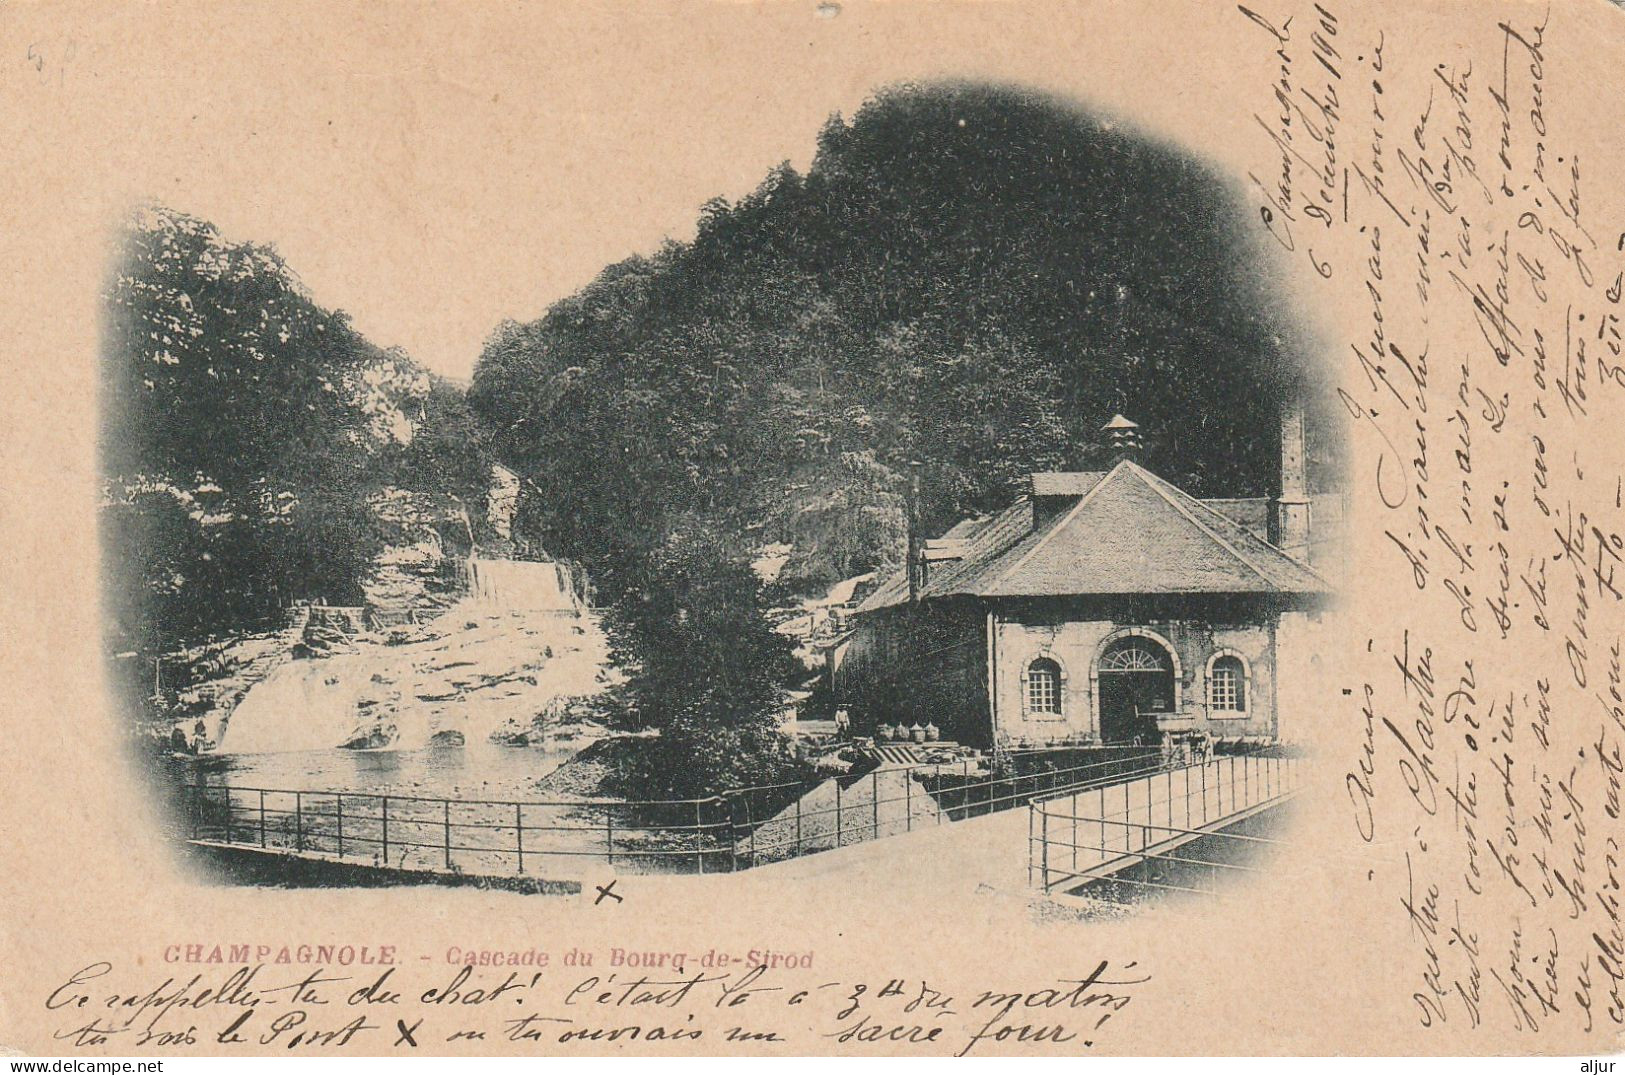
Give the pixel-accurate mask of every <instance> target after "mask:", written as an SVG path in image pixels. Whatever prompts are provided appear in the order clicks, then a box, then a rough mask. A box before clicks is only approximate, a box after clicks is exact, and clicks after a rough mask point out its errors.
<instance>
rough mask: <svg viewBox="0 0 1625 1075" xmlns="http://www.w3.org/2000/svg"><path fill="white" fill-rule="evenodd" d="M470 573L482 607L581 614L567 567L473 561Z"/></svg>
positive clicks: (523, 561) (557, 564) (508, 561)
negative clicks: (576, 612)
mask: <svg viewBox="0 0 1625 1075" xmlns="http://www.w3.org/2000/svg"><path fill="white" fill-rule="evenodd" d="M469 569H470V572H471V574H472V575H473V587H472V589H473V597H474V599H475V600H476V601H478V602H480V603H481V604H482V605H486V606H489V607H491V608H501V609H511V610H524V611H531V612H575V611H579V608H580V606H579V603H578V602H577V601H576V596H575V588H574V586H573V585H572V579H571V577H570V570H569V568H567V567H566V566H565V565H564V564H560V563H554V562H551V561H545V560H543V561H530V560H481V559H474V560H471V561H470V562H469Z"/></svg>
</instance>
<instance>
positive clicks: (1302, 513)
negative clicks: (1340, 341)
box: [1269, 394, 1309, 563]
mask: <svg viewBox="0 0 1625 1075" xmlns="http://www.w3.org/2000/svg"><path fill="white" fill-rule="evenodd" d="M1303 455H1304V452H1303V403H1302V401H1301V400H1299V399H1298V398H1297V396H1295V395H1291V394H1289V395H1288V397H1287V399H1285V400H1284V401H1283V402H1282V403H1281V474H1280V481H1279V483H1278V484H1277V486H1276V495H1275V501H1274V503H1273V504H1271V505H1270V507H1271V511H1270V527H1269V535H1270V544H1272V545H1274V546H1275V547H1276V548H1278V549H1280V550H1281V551H1282V552H1284V553H1286V554H1287V555H1288V556H1291V557H1293V558H1295V559H1297V560H1301V561H1303V562H1304V563H1308V562H1309V481H1308V478H1307V477H1306V475H1305V471H1304V458H1303Z"/></svg>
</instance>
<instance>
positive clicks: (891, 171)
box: [470, 86, 1325, 793]
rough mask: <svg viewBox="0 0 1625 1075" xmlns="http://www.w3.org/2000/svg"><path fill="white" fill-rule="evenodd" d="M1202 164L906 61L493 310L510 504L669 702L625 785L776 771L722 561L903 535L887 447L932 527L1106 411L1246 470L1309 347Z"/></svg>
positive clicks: (1070, 456) (769, 679)
mask: <svg viewBox="0 0 1625 1075" xmlns="http://www.w3.org/2000/svg"><path fill="white" fill-rule="evenodd" d="M1228 190H1229V188H1228V187H1227V186H1225V185H1224V184H1223V183H1221V182H1220V181H1219V180H1218V179H1217V178H1216V177H1215V176H1214V175H1212V174H1210V173H1209V172H1207V171H1206V170H1205V169H1204V168H1203V167H1202V166H1200V165H1198V164H1196V163H1195V162H1192V161H1191V160H1189V159H1187V158H1185V157H1184V156H1183V155H1181V154H1179V153H1177V152H1175V151H1172V150H1170V149H1167V148H1165V147H1162V146H1159V145H1155V144H1152V143H1149V142H1147V141H1145V140H1144V139H1142V138H1140V137H1139V136H1137V135H1134V134H1131V133H1129V132H1125V131H1118V130H1115V129H1112V128H1111V127H1109V126H1105V125H1102V124H1101V123H1100V122H1098V121H1097V120H1095V119H1092V118H1090V117H1087V116H1084V115H1082V114H1080V113H1078V112H1076V111H1074V110H1072V109H1070V108H1069V107H1065V106H1062V105H1058V104H1055V103H1053V102H1049V101H1046V100H1041V99H1036V98H1033V97H1031V96H1030V95H1025V94H1022V93H1018V92H1015V91H1009V90H1003V89H996V88H987V87H973V86H963V87H941V86H938V87H927V88H918V87H904V88H900V89H895V90H892V91H888V92H886V93H883V94H881V95H880V96H878V97H876V98H875V99H873V100H872V101H870V102H869V103H868V104H867V105H866V106H865V107H864V108H863V109H862V110H861V111H860V112H859V113H858V114H857V115H856V116H855V117H854V118H853V120H852V122H850V123H846V122H843V121H842V120H841V119H840V118H839V117H836V118H832V119H831V120H830V122H829V123H828V124H827V125H826V126H825V128H824V130H823V131H822V133H821V135H820V136H819V140H818V147H817V154H816V157H815V159H814V160H813V163H812V165H811V168H810V170H809V171H808V173H807V174H806V175H801V174H798V173H797V172H795V171H794V170H792V169H791V168H790V167H788V166H787V165H785V166H780V167H778V168H775V169H773V170H772V171H771V172H770V173H769V174H768V175H767V177H766V179H765V180H764V181H763V182H762V184H761V185H760V187H759V188H758V189H757V190H756V191H755V192H754V193H752V194H751V195H750V196H748V197H746V198H745V199H743V200H742V201H740V202H738V203H737V204H730V203H728V202H726V201H724V200H721V199H715V200H713V201H711V202H710V203H708V204H707V205H706V206H705V207H704V209H703V212H702V215H701V218H700V220H699V224H698V229H697V235H696V237H695V239H694V240H693V241H692V242H687V243H676V242H669V243H667V244H666V245H665V246H663V247H662V248H661V249H660V250H658V251H656V252H654V253H652V254H649V255H647V256H643V255H639V256H634V257H630V258H628V259H626V260H624V261H622V262H620V263H618V264H615V265H612V266H610V267H609V268H607V269H605V270H604V272H603V273H602V274H601V275H600V276H599V277H598V279H596V280H595V281H593V282H592V283H591V284H590V285H589V286H587V287H586V288H584V289H583V290H582V291H581V292H580V293H578V294H576V295H573V296H571V297H570V298H567V299H565V300H563V301H561V302H559V303H557V304H555V305H554V306H553V307H552V308H551V309H550V310H548V311H547V313H546V314H545V315H544V316H543V317H542V318H541V319H540V320H537V321H534V322H531V323H528V324H517V323H507V324H504V325H502V326H501V327H500V328H499V329H498V330H497V331H496V333H495V334H494V335H493V336H492V338H491V340H490V341H489V343H488V345H487V347H486V349H485V352H484V354H483V355H482V357H481V360H480V363H479V366H478V367H477V369H476V372H475V377H474V383H473V387H472V390H471V394H470V402H471V404H472V406H473V407H474V409H475V410H476V411H477V412H478V413H479V414H480V415H481V416H482V418H483V419H484V420H485V421H486V423H487V425H488V428H489V430H490V433H491V436H492V438H493V448H494V450H495V451H496V453H497V454H498V455H499V456H500V457H501V458H502V459H503V460H504V461H505V462H506V463H507V464H508V465H510V466H513V467H514V468H516V469H517V470H519V471H520V472H521V473H522V474H523V475H524V476H525V478H526V479H527V480H528V482H529V488H531V489H532V490H535V491H536V492H537V493H538V494H539V495H537V496H536V497H534V498H533V499H532V500H531V501H530V508H531V510H530V511H529V512H527V513H526V517H525V520H524V522H525V525H526V527H527V528H528V529H529V530H530V532H531V533H533V534H534V535H535V536H536V537H537V539H538V540H540V541H541V543H542V544H543V545H545V546H546V547H548V548H550V549H553V550H555V551H556V552H558V553H561V554H563V555H567V556H570V557H572V558H575V559H578V560H581V561H583V562H584V563H586V564H587V565H588V567H589V569H590V570H591V571H592V573H593V575H594V579H595V582H596V584H597V586H598V588H599V592H600V594H602V595H604V596H605V597H606V598H607V599H608V600H609V601H611V602H614V603H615V604H616V606H617V609H618V611H619V613H620V615H618V616H617V617H616V618H615V619H614V620H612V625H613V626H614V627H615V632H614V633H615V637H616V640H617V643H618V645H619V649H618V653H619V654H620V657H621V659H622V660H623V661H625V662H626V664H627V665H628V666H629V667H631V668H633V669H634V674H633V675H632V676H631V678H630V680H629V682H628V684H627V689H626V696H627V699H628V701H629V703H630V705H631V708H632V709H633V711H634V712H636V713H637V714H638V717H639V719H641V720H642V721H644V722H646V723H649V724H651V725H654V726H656V727H659V728H661V729H662V736H661V739H660V741H659V748H658V749H659V751H660V754H659V755H658V756H656V757H653V758H651V764H650V765H649V766H648V767H647V769H646V770H645V771H641V772H637V773H633V774H631V775H632V776H633V777H634V780H633V786H634V787H635V788H636V789H637V790H639V791H640V792H648V793H653V792H656V791H659V792H666V791H675V792H680V793H698V792H703V791H705V790H706V789H711V790H714V789H715V788H716V787H719V786H725V784H726V782H727V777H729V776H732V777H733V778H734V779H736V780H750V779H753V778H754V779H767V778H770V777H771V776H772V775H773V773H774V772H775V771H776V768H777V766H778V760H777V755H776V754H775V746H774V744H775V737H774V736H773V735H772V734H771V731H772V722H773V715H774V709H775V702H774V699H775V697H776V688H777V687H780V686H784V685H788V684H790V683H791V682H793V680H792V678H791V675H792V673H791V667H792V666H791V665H790V663H789V661H788V653H787V646H786V645H785V644H784V641H783V639H781V638H776V637H775V636H774V635H772V633H771V632H769V631H767V629H766V626H765V623H764V620H763V617H762V615H761V606H762V605H763V604H764V603H766V602H767V601H769V600H771V598H770V597H769V596H768V595H766V594H765V593H764V592H763V591H762V590H761V589H760V588H759V587H758V585H757V584H756V580H755V579H754V578H753V577H752V576H751V575H750V572H749V568H748V566H747V565H748V562H749V561H750V559H751V557H752V556H753V555H754V554H755V553H756V552H757V551H758V550H760V549H761V548H762V547H764V546H765V545H768V544H774V543H789V544H790V545H792V546H793V552H792V554H791V557H790V560H789V562H788V564H787V565H786V567H785V570H784V572H783V574H782V576H781V578H780V580H779V583H778V585H779V587H780V590H779V594H778V597H779V598H780V599H783V598H784V597H785V596H788V594H790V593H794V592H796V591H802V592H809V591H816V590H818V589H819V588H821V587H824V586H827V585H828V584H829V583H831V582H833V581H835V580H837V579H840V578H843V577H848V576H851V575H854V574H857V573H859V572H863V571H867V570H870V569H872V568H875V567H877V566H885V565H888V564H892V563H895V562H896V561H897V560H898V559H899V557H900V555H901V553H902V549H903V545H904V491H905V489H904V486H905V482H906V481H907V479H906V477H905V475H907V474H908V472H909V470H910V467H909V466H908V464H909V463H910V462H911V461H918V462H919V463H921V464H922V466H921V468H920V473H921V480H922V514H923V516H924V526H925V529H926V532H927V533H934V532H938V531H939V530H940V528H942V527H945V526H946V525H948V523H949V522H951V521H952V520H953V519H954V518H956V517H957V516H959V515H961V514H963V513H967V512H973V511H985V510H990V509H995V508H998V507H1001V506H1003V505H1004V504H1005V503H1007V502H1008V500H1009V498H1010V497H1011V496H1012V495H1013V494H1015V493H1016V492H1017V491H1019V488H1020V483H1021V480H1022V478H1023V477H1024V475H1026V474H1027V473H1028V472H1030V471H1033V470H1041V469H1055V468H1067V467H1079V466H1088V465H1090V464H1095V465H1098V464H1100V463H1101V462H1103V461H1104V460H1103V459H1102V458H1101V456H1100V454H1099V451H1098V449H1097V448H1095V447H1094V446H1093V442H1094V437H1095V431H1096V430H1097V429H1098V428H1099V427H1100V425H1101V424H1102V423H1103V422H1104V421H1105V420H1106V419H1108V418H1109V417H1110V416H1111V414H1112V413H1113V412H1115V411H1123V412H1125V413H1127V414H1129V415H1130V416H1131V417H1132V418H1134V419H1135V420H1136V421H1138V422H1139V423H1141V425H1142V426H1143V427H1144V431H1145V434H1146V449H1147V450H1146V456H1147V460H1148V462H1149V465H1150V466H1151V467H1152V468H1153V469H1155V470H1157V471H1158V472H1160V473H1162V474H1163V475H1165V476H1167V477H1168V478H1170V479H1172V480H1173V481H1175V482H1177V483H1179V484H1180V485H1182V486H1183V487H1185V488H1186V489H1188V490H1190V491H1191V492H1192V493H1195V494H1197V495H1205V496H1223V495H1260V494H1266V493H1268V492H1269V491H1270V488H1271V485H1272V482H1273V479H1274V477H1275V468H1276V463H1277V458H1278V457H1277V452H1278V445H1279V439H1278V438H1279V425H1278V403H1279V400H1280V398H1281V393H1282V392H1283V391H1284V390H1289V389H1291V390H1296V388H1297V387H1298V385H1297V384H1296V381H1297V379H1298V374H1297V372H1296V371H1297V369H1298V367H1299V359H1298V356H1299V355H1300V353H1301V346H1302V345H1301V342H1300V341H1299V340H1298V337H1297V334H1296V333H1295V331H1294V330H1293V328H1292V326H1291V325H1290V324H1289V323H1287V322H1285V321H1283V320H1282V319H1280V318H1279V317H1277V316H1276V314H1275V313H1274V311H1273V309H1272V307H1271V304H1270V303H1269V302H1267V301H1266V300H1265V298H1264V295H1263V284H1262V283H1261V280H1260V272H1259V267H1258V265H1257V264H1256V263H1255V261H1254V259H1253V258H1252V256H1251V255H1250V253H1249V251H1248V249H1247V248H1246V247H1245V245H1244V244H1243V243H1241V242H1240V241H1239V239H1238V236H1239V235H1240V234H1241V232H1240V225H1241V217H1240V213H1239V208H1238V206H1236V205H1235V204H1232V202H1231V201H1230V198H1229V195H1228V193H1227V191H1228ZM1310 416H1311V422H1312V425H1311V438H1312V441H1311V443H1312V449H1311V451H1312V453H1314V452H1316V451H1317V450H1318V453H1319V454H1320V455H1322V456H1323V455H1324V454H1325V445H1324V443H1323V438H1321V437H1319V436H1318V433H1319V424H1318V423H1316V422H1315V419H1316V418H1317V417H1318V413H1317V410H1316V408H1315V404H1314V401H1311V403H1310ZM1312 463H1313V460H1312Z"/></svg>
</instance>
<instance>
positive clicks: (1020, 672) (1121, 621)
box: [833, 409, 1335, 748]
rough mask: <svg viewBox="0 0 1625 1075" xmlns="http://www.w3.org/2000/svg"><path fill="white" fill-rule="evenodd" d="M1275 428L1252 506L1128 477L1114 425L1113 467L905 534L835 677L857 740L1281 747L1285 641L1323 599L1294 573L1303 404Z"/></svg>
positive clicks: (1303, 567) (1120, 421)
mask: <svg viewBox="0 0 1625 1075" xmlns="http://www.w3.org/2000/svg"><path fill="white" fill-rule="evenodd" d="M1281 425H1282V452H1281V480H1280V484H1279V487H1278V489H1277V490H1276V496H1274V497H1273V498H1270V499H1268V500H1266V499H1264V498H1258V499H1241V500H1222V501H1201V500H1197V499H1195V498H1193V497H1191V496H1188V495H1187V494H1185V493H1184V492H1182V491H1181V490H1179V489H1178V488H1176V487H1175V486H1173V485H1172V484H1170V483H1169V482H1167V481H1164V480H1163V479H1161V478H1159V477H1157V476H1156V475H1155V474H1153V473H1151V472H1150V471H1149V470H1147V469H1146V468H1145V467H1143V466H1142V465H1140V463H1139V462H1138V461H1137V459H1136V457H1137V454H1138V431H1137V428H1136V427H1135V425H1134V423H1132V422H1130V421H1128V420H1127V419H1125V418H1123V417H1121V416H1117V417H1115V418H1114V419H1113V420H1112V422H1111V423H1110V424H1109V425H1108V426H1107V427H1106V428H1105V429H1104V430H1103V433H1104V434H1105V435H1106V436H1107V437H1108V438H1109V439H1110V441H1111V443H1112V444H1113V446H1114V447H1115V448H1116V449H1117V456H1116V462H1115V463H1114V465H1113V466H1111V468H1110V469H1108V470H1105V471H1087V472H1059V473H1039V474H1033V475H1032V476H1031V486H1030V489H1029V492H1028V494H1027V495H1026V496H1023V497H1020V498H1018V499H1017V500H1016V501H1015V502H1014V503H1013V504H1011V505H1010V506H1009V507H1008V508H1006V509H1005V510H1004V511H1002V512H999V513H998V514H996V515H992V516H986V517H981V518H976V519H968V520H965V521H963V522H960V523H959V524H957V525H956V526H954V527H953V528H952V529H950V530H949V531H948V532H947V533H945V534H943V535H942V536H941V537H940V538H937V539H935V540H926V541H918V540H911V541H910V553H909V556H908V564H907V566H906V569H905V570H903V571H899V572H897V573H896V574H895V575H894V576H892V577H891V578H889V579H887V580H885V581H884V582H883V583H882V584H881V585H880V586H879V587H878V588H877V589H876V590H875V592H874V593H873V594H871V595H870V596H869V597H868V598H867V599H866V600H865V601H864V602H863V603H862V605H861V606H860V607H859V609H858V611H857V614H856V615H855V617H854V630H853V633H852V636H851V637H850V639H849V640H848V641H847V642H846V644H845V645H844V646H843V647H842V650H841V652H840V653H839V661H838V664H837V665H836V666H835V668H834V669H833V685H834V688H835V692H836V698H837V701H838V703H841V704H845V705H847V706H849V707H850V710H851V712H852V714H853V731H854V732H855V733H858V734H871V733H872V731H873V729H874V728H875V727H876V726H877V725H878V724H881V723H890V722H894V721H897V720H901V721H902V722H904V723H905V724H914V723H919V724H922V725H923V724H928V723H934V724H936V725H937V726H938V727H939V728H940V729H941V734H942V738H943V739H945V740H955V741H958V742H961V743H966V744H970V745H974V746H979V747H984V748H986V747H991V746H994V745H995V744H998V745H1002V746H1008V747H1030V746H1043V745H1060V744H1095V743H1133V742H1140V743H1156V742H1159V741H1161V740H1162V738H1163V737H1164V736H1169V737H1174V738H1178V737H1181V736H1185V735H1194V734H1197V733H1206V734H1208V735H1210V736H1212V737H1214V738H1249V739H1275V738H1278V737H1279V736H1280V734H1281V722H1282V713H1281V711H1280V710H1281V707H1280V704H1279V703H1280V699H1281V695H1282V690H1281V685H1280V683H1279V678H1280V677H1279V673H1280V672H1281V671H1282V669H1283V667H1290V666H1292V665H1293V662H1289V661H1288V659H1287V655H1286V654H1284V653H1283V648H1284V647H1286V646H1289V645H1290V642H1289V639H1290V638H1291V637H1293V636H1294V634H1295V632H1294V631H1293V630H1292V626H1293V624H1294V622H1295V621H1296V622H1297V623H1298V624H1300V625H1301V624H1302V623H1303V622H1304V621H1305V620H1306V618H1308V617H1313V616H1315V614H1316V613H1318V611H1319V610H1320V609H1321V608H1322V607H1323V606H1324V605H1325V603H1326V601H1327V600H1328V598H1329V597H1330V590H1331V587H1330V584H1329V583H1328V582H1327V581H1326V579H1325V578H1324V577H1323V576H1322V575H1321V574H1319V573H1317V571H1316V570H1314V569H1313V568H1311V567H1310V566H1309V565H1308V563H1307V562H1306V561H1307V560H1309V559H1310V550H1311V548H1312V547H1314V546H1313V543H1312V538H1311V533H1310V522H1311V518H1310V516H1311V511H1312V510H1314V511H1316V512H1317V513H1318V512H1319V511H1320V503H1319V502H1318V501H1317V502H1315V503H1311V498H1310V497H1309V495H1308V492H1307V487H1306V482H1305V480H1304V474H1303V470H1304V459H1303V426H1302V418H1301V415H1300V412H1297V411H1296V410H1294V409H1288V410H1287V412H1286V413H1285V414H1284V415H1283V417H1282V423H1281ZM1326 507H1327V509H1328V510H1327V512H1326V514H1328V515H1331V514H1333V512H1332V511H1331V510H1330V509H1332V508H1333V507H1335V504H1333V503H1330V502H1328V503H1327V504H1326ZM1329 521H1330V520H1329ZM1297 635H1298V636H1299V637H1301V636H1302V633H1301V632H1298V633H1297ZM1299 656H1302V655H1301V654H1300V655H1299ZM1300 663H1301V662H1300Z"/></svg>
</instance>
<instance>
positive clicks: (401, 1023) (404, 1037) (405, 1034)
mask: <svg viewBox="0 0 1625 1075" xmlns="http://www.w3.org/2000/svg"><path fill="white" fill-rule="evenodd" d="M422 1025H423V1020H422V1019H419V1020H418V1021H417V1022H415V1023H413V1024H412V1025H411V1026H407V1025H406V1020H405V1019H397V1020H395V1028H396V1029H397V1030H399V1031H400V1032H401V1034H400V1037H398V1038H396V1039H395V1044H396V1045H399V1044H400V1043H401V1042H403V1041H404V1042H406V1044H408V1045H410V1046H411V1047H412V1048H414V1049H416V1048H417V1047H418V1040H417V1039H416V1038H414V1037H413V1036H412V1031H414V1030H416V1029H417V1028H418V1027H420V1026H422Z"/></svg>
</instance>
